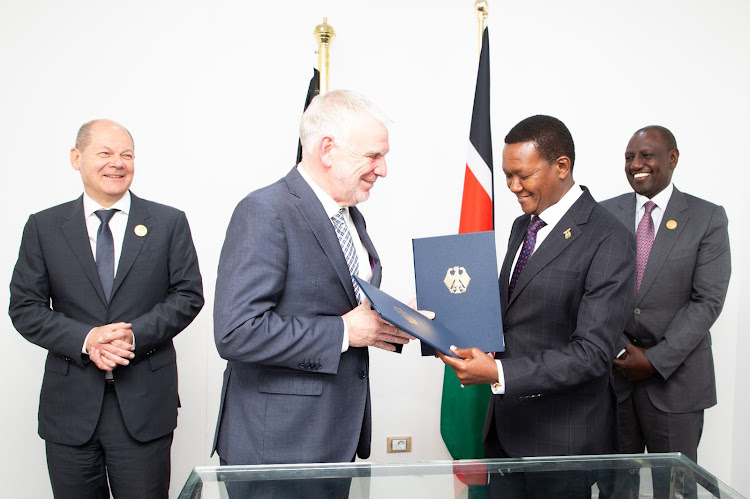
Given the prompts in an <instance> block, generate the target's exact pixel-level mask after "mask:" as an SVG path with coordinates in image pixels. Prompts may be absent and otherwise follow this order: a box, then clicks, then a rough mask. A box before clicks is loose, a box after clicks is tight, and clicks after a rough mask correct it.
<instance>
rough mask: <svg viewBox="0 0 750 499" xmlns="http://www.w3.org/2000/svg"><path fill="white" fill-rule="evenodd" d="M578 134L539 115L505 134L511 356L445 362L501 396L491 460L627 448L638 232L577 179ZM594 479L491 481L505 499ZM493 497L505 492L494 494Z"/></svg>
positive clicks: (505, 304) (582, 493) (579, 490)
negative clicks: (616, 359) (622, 439)
mask: <svg viewBox="0 0 750 499" xmlns="http://www.w3.org/2000/svg"><path fill="white" fill-rule="evenodd" d="M574 162H575V148H574V144H573V138H572V137H571V135H570V132H569V131H568V129H567V127H566V126H565V125H564V124H563V123H562V122H561V121H559V120H557V119H556V118H553V117H550V116H532V117H530V118H526V119H525V120H523V121H521V122H520V123H518V124H517V125H516V126H514V127H513V128H512V129H511V130H510V132H509V133H508V135H507V136H506V137H505V147H504V148H503V172H504V173H505V178H506V182H507V185H508V188H509V189H510V191H511V192H512V193H513V194H514V195H516V196H517V198H518V202H519V204H520V206H521V209H522V210H523V212H524V215H522V216H520V217H519V218H517V219H516V220H515V222H514V223H513V228H512V230H511V234H510V239H509V242H508V251H507V253H506V255H505V259H504V261H503V264H502V267H501V271H500V298H501V306H502V311H503V329H504V334H505V351H504V352H500V353H497V354H496V355H495V359H494V360H493V359H492V358H491V357H490V356H488V355H486V354H485V353H483V352H481V351H480V350H478V349H476V348H472V349H458V348H457V349H455V350H454V352H455V353H456V354H457V355H458V356H459V357H460V359H454V358H451V357H448V356H445V355H443V354H440V357H441V358H442V360H443V361H444V362H445V363H446V364H448V365H450V366H451V367H453V369H454V370H455V372H456V374H457V376H458V378H459V380H461V383H462V384H464V385H474V384H480V383H487V384H490V385H491V386H492V392H493V396H492V397H491V398H490V402H489V406H488V409H487V418H486V422H485V429H484V444H485V457H488V458H504V457H525V456H545V455H577V454H605V453H609V452H613V451H615V450H616V430H615V410H616V404H615V398H614V390H613V387H612V384H611V376H610V370H611V359H612V358H613V356H614V354H615V348H616V344H617V341H618V338H619V336H620V334H621V330H622V328H623V327H624V325H625V321H626V320H627V314H628V312H629V311H630V309H631V303H632V300H633V272H634V261H635V254H634V244H633V235H632V234H631V233H630V231H628V230H627V229H626V228H625V227H623V226H622V224H620V223H619V222H618V221H617V220H616V219H615V217H614V216H612V214H610V213H609V212H607V210H605V209H604V208H602V207H601V206H599V204H597V203H596V201H594V199H593V197H592V196H591V194H590V193H589V191H588V189H586V188H585V187H583V186H581V187H580V188H579V187H576V186H575V182H574V180H573V164H574ZM592 483H593V477H590V476H587V475H586V474H584V473H574V472H568V473H566V474H565V477H564V478H558V477H557V476H555V475H554V474H553V475H549V476H542V475H541V474H539V473H529V474H527V475H526V476H524V475H521V476H516V475H513V474H509V475H508V474H506V476H504V477H499V476H492V479H491V481H490V489H491V492H492V494H497V495H502V496H503V497H540V498H542V497H591V484H592ZM493 496H494V495H493Z"/></svg>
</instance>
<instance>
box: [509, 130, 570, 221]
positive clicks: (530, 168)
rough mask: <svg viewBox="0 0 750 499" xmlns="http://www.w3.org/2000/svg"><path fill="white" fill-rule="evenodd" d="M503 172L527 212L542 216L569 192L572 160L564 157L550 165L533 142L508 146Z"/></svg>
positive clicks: (511, 189)
mask: <svg viewBox="0 0 750 499" xmlns="http://www.w3.org/2000/svg"><path fill="white" fill-rule="evenodd" d="M503 172H504V173H505V181H506V183H507V185H508V189H510V191H511V192H512V193H513V194H515V195H516V197H517V198H518V203H519V204H520V205H521V209H522V210H523V212H524V213H526V214H530V215H539V214H541V213H542V212H543V211H544V210H546V209H547V208H549V207H550V206H552V205H554V204H555V203H557V202H558V201H559V200H560V199H561V198H562V197H563V195H564V194H565V193H566V192H567V191H568V189H570V187H571V186H572V184H573V179H572V177H571V176H570V159H569V158H568V157H567V156H561V157H560V158H557V159H556V160H555V161H553V162H551V163H550V162H547V161H545V160H544V159H542V157H541V156H539V153H538V151H537V149H536V145H535V144H534V143H533V142H520V143H518V144H505V147H504V148H503Z"/></svg>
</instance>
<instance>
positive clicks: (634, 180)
mask: <svg viewBox="0 0 750 499" xmlns="http://www.w3.org/2000/svg"><path fill="white" fill-rule="evenodd" d="M679 156H680V152H679V151H678V150H677V149H676V148H670V147H669V145H668V144H667V142H666V141H665V140H664V137H663V136H662V134H661V133H659V132H658V131H657V130H641V131H639V132H636V133H635V135H633V137H632V138H631V139H630V142H628V147H627V148H626V149H625V176H626V177H627V178H628V182H629V183H630V186H631V187H632V188H633V190H634V191H635V192H637V193H638V194H642V195H643V196H646V197H648V198H649V199H651V198H653V197H654V196H656V195H657V194H659V193H660V192H661V191H663V190H664V188H665V187H667V186H668V185H669V182H670V181H671V180H672V173H673V172H674V169H675V168H676V167H677V159H678V158H679Z"/></svg>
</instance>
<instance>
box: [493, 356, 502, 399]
mask: <svg viewBox="0 0 750 499" xmlns="http://www.w3.org/2000/svg"><path fill="white" fill-rule="evenodd" d="M495 364H497V383H492V384H491V385H490V388H491V389H492V393H493V394H495V395H505V374H504V373H503V363H502V362H500V361H499V360H496V361H495Z"/></svg>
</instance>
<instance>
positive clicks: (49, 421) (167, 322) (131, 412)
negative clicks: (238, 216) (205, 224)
mask: <svg viewBox="0 0 750 499" xmlns="http://www.w3.org/2000/svg"><path fill="white" fill-rule="evenodd" d="M137 225H143V226H145V227H146V228H147V230H148V232H147V234H146V235H144V236H138V235H136V234H135V232H134V228H135V227H136V226H137ZM202 293H203V288H202V283H201V275H200V271H199V269H198V258H197V256H196V254H195V248H194V246H193V240H192V238H191V235H190V228H189V226H188V222H187V219H186V218H185V214H184V213H182V212H181V211H178V210H176V209H174V208H170V207H169V206H164V205H161V204H157V203H153V202H151V201H146V200H143V199H140V198H138V197H136V196H135V195H133V194H131V211H130V213H129V215H128V223H127V228H126V230H125V238H124V240H123V245H122V252H121V255H120V260H119V264H118V267H117V275H116V276H115V281H114V286H113V288H112V296H111V299H110V302H109V304H107V301H106V299H105V297H104V292H103V291H102V286H101V282H100V281H99V274H98V273H97V270H96V263H95V262H94V257H93V255H92V253H91V245H90V243H89V236H88V232H87V231H86V222H85V220H84V213H83V198H82V197H80V198H78V199H76V200H75V201H71V202H69V203H65V204H62V205H59V206H56V207H54V208H49V209H48V210H45V211H42V212H40V213H36V214H34V215H31V217H29V221H28V222H27V224H26V227H25V228H24V231H23V240H22V242H21V249H20V252H19V255H18V262H17V263H16V267H15V269H14V271H13V277H12V280H11V283H10V310H9V313H10V317H11V319H12V321H13V325H14V326H15V327H16V329H17V330H18V331H19V332H20V333H21V334H22V335H23V336H24V337H25V338H26V339H27V340H29V341H30V342H32V343H35V344H37V345H39V346H41V347H42V348H45V349H46V350H48V351H49V353H48V354H47V362H46V364H45V368H44V380H43V382H42V391H41V397H40V402H39V435H40V436H41V437H42V438H43V439H45V440H48V441H50V442H55V443H60V444H65V445H81V444H84V443H86V442H87V441H88V440H89V439H90V438H91V435H92V434H93V433H94V429H95V428H96V424H97V422H98V421H99V413H100V411H101V406H102V400H103V397H104V372H103V371H100V370H99V369H98V368H97V367H96V365H95V364H94V363H93V362H91V361H90V360H89V358H88V356H87V355H83V354H81V349H82V347H83V343H84V340H85V339H86V336H87V335H88V333H89V331H90V330H91V329H92V328H94V327H97V326H101V325H104V324H109V323H114V322H130V323H132V325H133V334H134V336H135V342H136V350H135V355H136V356H135V359H133V360H132V361H131V363H130V365H128V366H118V367H117V368H116V369H115V370H114V371H113V373H112V374H113V376H114V379H115V384H116V386H117V398H118V399H119V403H120V409H121V411H122V416H123V419H124V420H125V425H126V426H127V429H128V431H129V432H130V434H131V435H132V436H133V438H135V439H137V440H139V441H142V442H146V441H149V440H152V439H154V438H158V437H161V436H164V435H166V434H168V433H169V432H171V431H172V430H174V428H175V426H176V425H177V407H178V404H179V401H178V395H177V365H176V355H175V349H174V346H173V344H172V338H173V337H174V336H175V335H177V333H179V332H180V331H182V330H183V329H184V328H185V327H187V326H188V324H190V322H192V320H193V319H194V318H195V316H196V315H198V312H199V311H200V309H201V307H202V306H203V294H202Z"/></svg>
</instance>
